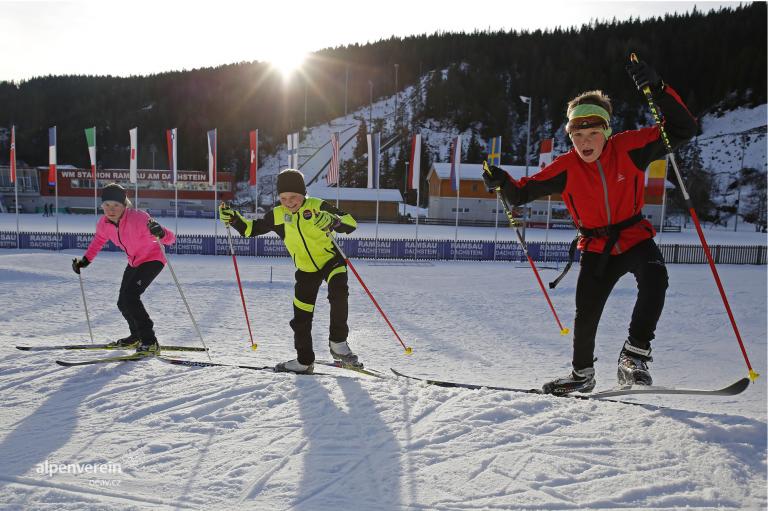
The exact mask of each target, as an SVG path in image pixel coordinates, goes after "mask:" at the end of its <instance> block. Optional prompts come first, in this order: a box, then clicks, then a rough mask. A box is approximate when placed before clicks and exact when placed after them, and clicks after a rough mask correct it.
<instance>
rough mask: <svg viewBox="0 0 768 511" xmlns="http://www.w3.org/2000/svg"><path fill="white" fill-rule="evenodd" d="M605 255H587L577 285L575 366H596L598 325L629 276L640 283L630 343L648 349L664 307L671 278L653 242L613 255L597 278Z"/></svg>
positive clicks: (586, 253)
mask: <svg viewBox="0 0 768 511" xmlns="http://www.w3.org/2000/svg"><path fill="white" fill-rule="evenodd" d="M600 257H601V254H599V253H595V252H583V253H582V254H581V269H580V271H579V279H578V282H577V284H576V319H575V320H574V328H573V367H574V369H583V368H585V367H592V366H593V364H594V356H595V336H596V334H597V324H598V323H599V322H600V316H601V315H602V314H603V308H604V307H605V302H606V301H607V300H608V296H609V295H610V294H611V291H612V290H613V287H614V286H615V285H616V282H618V281H619V279H620V278H621V277H623V276H624V275H626V274H627V273H631V274H633V275H634V276H635V280H636V281H637V299H636V301H635V308H634V310H633V311H632V320H631V321H630V323H629V339H630V342H631V343H632V344H633V345H635V346H637V347H639V348H642V349H648V348H649V347H650V343H651V341H652V340H653V338H654V337H655V331H656V324H657V323H658V321H659V317H660V316H661V311H662V309H663V308H664V297H665V295H666V291H667V287H668V285H669V279H668V276H667V267H666V266H665V264H664V257H663V256H662V255H661V252H660V251H659V247H658V246H656V243H655V242H654V241H653V240H652V239H649V240H646V241H643V242H641V243H638V244H637V245H635V246H634V247H632V248H630V249H629V250H627V251H626V252H624V253H623V254H619V255H615V256H610V257H609V259H608V264H607V265H606V267H605V270H604V272H603V274H602V276H601V277H596V276H595V274H596V272H597V268H598V266H599V264H600Z"/></svg>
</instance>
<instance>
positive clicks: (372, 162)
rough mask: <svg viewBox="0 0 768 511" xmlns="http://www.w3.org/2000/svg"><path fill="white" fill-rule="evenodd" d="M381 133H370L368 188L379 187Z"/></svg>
mask: <svg viewBox="0 0 768 511" xmlns="http://www.w3.org/2000/svg"><path fill="white" fill-rule="evenodd" d="M380 147H381V134H380V133H368V188H378V187H379V148H380Z"/></svg>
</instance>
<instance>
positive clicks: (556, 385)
mask: <svg viewBox="0 0 768 511" xmlns="http://www.w3.org/2000/svg"><path fill="white" fill-rule="evenodd" d="M596 383H597V381H596V380H595V368H594V367H585V368H584V369H574V370H573V371H571V374H569V375H568V376H564V377H562V378H557V379H556V380H552V381H551V382H549V383H545V384H544V385H543V386H542V387H541V391H542V392H543V393H544V394H554V395H556V396H562V395H564V394H570V393H571V392H592V389H594V388H595V384H596Z"/></svg>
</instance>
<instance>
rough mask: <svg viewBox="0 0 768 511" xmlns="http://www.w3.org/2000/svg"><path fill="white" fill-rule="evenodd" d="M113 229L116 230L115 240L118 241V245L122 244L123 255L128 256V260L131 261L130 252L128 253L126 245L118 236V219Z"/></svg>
mask: <svg viewBox="0 0 768 511" xmlns="http://www.w3.org/2000/svg"><path fill="white" fill-rule="evenodd" d="M115 230H116V231H117V241H119V242H120V245H122V246H123V251H125V255H126V256H127V257H128V260H129V261H131V262H133V260H132V259H131V254H129V253H128V247H126V246H125V243H123V238H121V237H120V220H118V221H117V224H116V225H115Z"/></svg>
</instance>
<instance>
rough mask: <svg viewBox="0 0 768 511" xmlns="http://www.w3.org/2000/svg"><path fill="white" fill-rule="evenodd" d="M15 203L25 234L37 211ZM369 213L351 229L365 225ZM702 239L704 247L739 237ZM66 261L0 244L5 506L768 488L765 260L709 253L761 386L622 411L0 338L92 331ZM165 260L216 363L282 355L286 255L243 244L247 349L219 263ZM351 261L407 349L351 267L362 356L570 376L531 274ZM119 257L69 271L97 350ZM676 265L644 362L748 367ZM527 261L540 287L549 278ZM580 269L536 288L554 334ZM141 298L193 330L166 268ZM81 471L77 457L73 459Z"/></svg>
mask: <svg viewBox="0 0 768 511" xmlns="http://www.w3.org/2000/svg"><path fill="white" fill-rule="evenodd" d="M22 219H23V222H24V223H23V224H22V228H24V229H28V230H32V229H35V230H37V229H38V227H39V225H40V224H39V222H41V221H49V219H43V218H41V217H39V216H32V215H22ZM69 219H77V220H78V221H79V222H84V224H83V225H76V226H74V230H81V231H82V232H92V228H93V227H92V225H93V224H92V221H93V218H92V217H91V218H90V219H88V218H87V217H62V223H65V224H68V220H69ZM168 220H170V221H171V222H172V221H173V220H172V219H166V223H168ZM0 221H1V222H2V223H0V229H2V230H8V229H11V228H14V229H15V217H14V216H12V215H3V216H2V217H0ZM188 222H192V221H191V220H182V221H181V222H180V229H179V230H180V231H181V232H192V230H193V229H197V231H196V232H199V231H200V230H201V229H204V228H205V227H204V226H205V225H211V229H212V222H210V221H209V222H208V223H205V224H200V225H199V226H197V227H195V226H194V225H193V224H191V223H189V224H188ZM197 222H200V221H197ZM170 225H172V223H171V224H170ZM86 226H87V227H86ZM382 227H384V228H387V227H392V228H393V229H395V228H398V227H399V228H400V229H405V226H380V236H381V235H382V232H381V229H382ZM66 228H67V229H69V227H66ZM187 229H189V231H187ZM372 229H373V226H372V225H363V226H362V227H361V231H363V233H366V231H367V230H370V234H369V235H372V232H373V231H372ZM410 229H413V226H410ZM432 229H446V228H434V227H430V228H429V229H423V230H421V231H420V236H421V235H424V236H427V235H429V236H436V237H444V238H448V239H451V238H453V229H452V228H447V231H448V234H442V233H438V234H435V232H434V231H432ZM46 230H47V229H46ZM398 232H399V231H398ZM499 232H500V233H508V230H501V231H499ZM529 232H533V233H535V230H529ZM710 232H711V233H712V238H711V239H710V242H711V243H715V242H722V241H718V240H720V238H719V236H721V235H722V236H724V237H728V238H731V237H732V236H731V234H734V233H730V234H729V233H728V232H726V231H708V234H709V233H710ZM220 233H221V231H220ZM430 233H431V234H430ZM489 233H490V237H488V236H489ZM551 234H552V233H551ZM551 234H550V235H551ZM690 234H691V233H683V234H680V235H678V234H675V235H671V234H665V235H664V236H665V237H666V236H685V235H690ZM397 235H399V236H401V235H403V234H402V233H401V234H397ZM475 235H477V236H479V237H481V238H484V239H493V229H478V230H474V229H469V228H460V233H459V236H460V238H464V239H477V238H474V236H475ZM735 235H736V236H737V237H735V238H733V239H740V240H742V241H741V242H742V243H744V242H749V243H765V235H764V234H763V235H754V233H749V232H740V233H735ZM470 236H471V237H472V238H470ZM755 236H756V237H755ZM745 238H746V241H745ZM695 239H696V238H695V233H692V239H691V242H695ZM665 242H668V241H667V240H665ZM76 255H77V256H79V255H81V254H80V253H77V252H67V253H54V252H45V251H31V250H30V251H18V250H0V303H1V304H2V307H0V361H1V362H2V363H0V406H2V414H0V508H2V509H14V510H15V509H18V510H22V509H23V510H27V509H56V510H59V509H71V510H83V509H86V510H96V509H221V510H225V509H226V510H229V509H258V510H261V509H296V510H339V509H343V510H359V509H366V510H404V509H423V510H456V509H460V510H481V509H482V510H488V509H575V508H580V509H639V508H643V509H681V508H691V509H714V508H726V509H765V507H766V504H767V503H768V501H767V500H766V434H767V431H766V423H767V422H768V417H767V415H766V395H767V394H766V381H768V373H766V371H767V367H768V364H767V363H766V294H767V289H766V268H765V267H764V266H721V267H720V268H719V270H720V273H721V276H722V278H723V280H724V285H725V288H726V290H727V292H728V295H729V298H730V300H731V304H732V306H733V309H734V313H735V315H736V319H737V321H738V324H739V327H740V329H741V333H742V336H743V338H744V340H745V343H746V348H747V352H748V354H749V356H750V359H751V361H752V364H753V366H754V367H755V369H756V370H757V371H758V372H760V373H763V375H762V376H761V377H760V378H759V379H758V380H757V382H756V383H754V384H753V385H751V387H750V388H749V389H748V390H747V391H746V392H744V393H743V394H741V395H739V396H736V397H732V398H723V397H719V398H703V397H691V396H669V397H660V396H655V397H645V398H635V399H627V400H628V401H630V400H631V401H634V402H636V403H642V406H632V405H627V404H621V403H611V402H598V401H580V400H574V399H562V398H554V397H548V396H536V395H529V394H518V393H512V392H500V391H490V390H460V389H445V388H439V387H430V386H424V385H421V384H419V383H417V382H413V381H403V380H396V379H391V380H390V379H387V380H377V379H372V378H369V377H366V376H363V375H357V374H356V373H351V372H345V371H341V370H335V369H332V368H322V371H323V372H327V373H334V374H338V375H339V376H341V377H334V376H317V377H308V376H293V375H285V374H273V373H269V372H254V371H248V370H243V369H235V368H185V367H177V366H171V365H167V364H163V363H162V362H160V361H157V360H147V361H141V362H135V363H124V364H122V365H120V364H115V365H104V366H90V367H89V366H85V367H80V368H62V367H59V366H57V365H55V364H54V363H53V361H54V360H55V359H57V358H61V359H69V360H75V359H83V358H92V357H97V356H99V354H94V353H77V352H66V353H64V352H49V353H46V352H37V353H30V352H21V351H18V350H16V349H14V346H15V345H20V344H25V345H35V346H44V345H47V344H52V343H62V342H69V341H77V342H82V341H86V342H87V340H88V326H87V323H86V321H85V315H84V313H83V306H82V300H81V297H80V285H79V282H78V279H77V277H76V276H75V274H73V273H72V272H71V269H70V267H69V265H70V260H71V258H72V257H74V256H76ZM171 262H172V264H173V268H174V270H175V271H176V274H177V276H178V278H179V279H180V281H181V283H182V286H183V289H184V292H185V294H186V297H187V299H188V301H189V303H190V306H191V308H192V310H193V312H194V314H195V317H196V320H197V322H198V324H199V325H200V327H201V330H202V333H203V336H204V338H205V342H206V344H207V345H208V346H209V347H211V356H212V358H213V360H214V361H219V362H228V363H237V364H250V365H267V364H274V363H276V362H279V361H282V360H287V359H289V358H293V357H294V356H295V355H294V351H293V348H292V344H293V343H292V337H291V332H290V329H289V326H288V320H289V319H290V314H291V299H292V290H293V268H292V266H291V265H290V263H289V261H288V260H287V259H265V258H244V257H243V258H239V259H238V263H239V267H240V273H241V276H242V278H243V285H244V290H245V297H246V300H247V303H248V309H249V314H250V317H251V321H252V325H253V329H254V334H255V337H256V340H257V342H258V344H259V348H258V350H257V351H252V350H250V349H249V348H248V345H249V340H248V332H247V329H246V326H245V324H244V323H245V321H244V319H243V312H242V308H241V304H240V297H239V294H238V290H237V284H236V281H235V278H234V272H233V268H232V261H231V259H230V258H229V257H212V256H173V255H172V256H171ZM353 263H354V264H355V266H356V268H357V269H358V271H359V273H360V274H361V276H362V278H363V279H365V282H366V284H367V285H368V286H369V288H370V289H371V290H372V292H373V293H374V295H375V296H376V298H377V299H378V301H379V303H380V304H381V306H382V308H383V309H384V311H385V312H386V313H387V314H388V316H389V318H390V319H391V321H392V322H393V324H394V326H395V327H396V328H397V330H398V332H399V333H400V335H401V336H402V337H403V339H404V340H405V341H406V343H407V344H408V345H410V346H411V347H413V349H414V353H413V355H412V356H406V355H404V353H403V349H402V347H400V345H399V344H398V343H397V340H396V339H395V338H394V336H393V335H392V333H391V332H390V331H389V329H388V327H387V325H386V323H385V322H384V321H383V319H382V318H381V317H380V316H379V315H378V313H377V312H376V310H375V308H374V306H373V305H372V303H371V302H370V300H369V299H368V297H367V296H366V295H365V293H364V291H363V290H362V288H361V286H360V285H359V284H358V283H357V282H356V281H355V280H354V278H353V277H352V276H350V279H351V280H350V327H351V330H352V332H351V336H350V342H351V344H352V346H353V348H354V349H355V350H356V351H357V352H358V353H359V354H360V356H361V357H362V359H363V360H364V362H365V363H366V364H367V365H368V366H369V367H372V368H378V369H381V370H384V371H387V370H388V368H389V367H395V368H398V369H400V370H401V371H403V372H405V373H407V374H408V373H410V374H414V375H419V376H425V377H434V378H441V379H448V380H455V381H464V382H472V383H481V384H488V385H509V386H518V387H524V388H528V387H534V386H538V385H540V384H541V383H542V382H543V381H545V380H546V379H548V378H551V377H554V376H559V375H563V374H565V373H566V372H567V371H568V370H569V360H570V344H571V343H570V338H569V337H562V336H560V335H559V332H558V329H557V327H556V325H555V322H554V320H553V318H552V316H551V314H550V312H549V310H548V308H547V306H546V303H545V302H544V299H543V297H542V295H541V291H540V290H539V288H538V286H537V284H536V282H535V280H534V278H533V276H532V274H531V272H530V269H529V268H528V267H527V266H524V265H520V264H517V263H493V262H485V263H473V262H458V263H456V262H440V263H435V264H421V265H405V264H383V263H376V262H375V261H363V260H360V261H353ZM124 265H125V259H124V256H123V255H122V254H117V253H102V254H100V255H99V257H98V258H97V259H96V260H95V262H94V264H92V265H91V266H90V267H88V268H87V269H86V270H84V272H83V277H84V285H85V292H86V296H87V298H88V305H89V311H90V315H91V320H92V323H93V328H94V335H95V337H96V339H97V342H98V341H102V340H104V339H114V338H116V337H120V336H122V335H124V334H126V333H127V331H126V328H125V325H124V321H123V319H122V318H121V316H120V314H119V312H118V311H117V308H116V306H115V301H116V298H117V287H118V283H119V278H120V275H121V273H122V269H123V268H124ZM576 270H577V269H576ZM669 271H670V281H671V282H670V289H669V293H668V295H667V303H666V308H665V312H664V315H663V316H662V319H661V322H660V325H659V328H658V331H657V341H656V342H655V344H654V358H655V361H654V363H653V364H652V366H651V367H652V372H653V375H654V378H655V380H656V381H657V383H659V384H670V385H678V386H687V387H717V386H722V385H725V384H728V383H731V382H732V381H734V380H736V379H737V378H741V377H743V376H745V375H746V369H745V364H744V360H743V358H742V355H741V353H740V351H739V348H738V345H737V343H736V340H735V338H734V335H733V332H732V330H731V327H730V324H729V322H728V319H727V316H726V315H725V312H724V310H723V306H722V303H721V301H720V298H719V296H718V294H717V291H716V288H715V285H714V283H713V281H712V278H711V276H710V274H709V269H708V268H707V267H706V266H704V265H670V267H669ZM542 273H543V278H544V279H545V280H546V279H548V278H551V277H552V276H553V275H554V271H553V270H547V269H542ZM575 273H576V272H575V271H574V272H572V274H571V275H569V276H568V277H567V278H566V279H565V280H564V281H563V282H562V283H561V285H560V286H559V287H558V288H557V290H555V291H554V292H552V293H551V296H552V299H553V302H554V305H555V307H556V309H557V311H558V314H559V315H560V318H561V319H562V321H563V323H565V324H566V325H567V326H569V327H570V326H572V321H573V295H574V286H575V283H576V278H575ZM634 295H635V289H634V282H633V279H632V278H631V277H626V278H625V279H624V280H622V281H621V282H620V283H619V285H618V286H617V288H616V290H615V291H614V293H613V295H612V297H611V299H610V300H609V302H608V304H607V306H606V310H605V313H604V316H603V321H602V323H601V326H600V330H599V331H598V342H597V345H598V348H597V353H596V355H597V357H598V361H597V363H596V369H597V377H598V388H607V387H610V386H612V385H613V384H614V383H615V371H616V370H615V363H616V358H617V355H618V351H619V349H620V346H621V342H622V340H623V339H624V338H625V336H626V328H627V322H628V317H629V314H630V310H631V307H632V303H633V300H634ZM324 297H325V291H324V290H321V293H320V298H319V300H318V308H317V315H316V320H315V327H314V337H315V349H316V352H317V353H318V355H319V357H321V358H328V354H327V351H326V350H327V348H326V344H327V343H326V341H325V339H326V332H327V328H328V318H327V316H328V305H327V301H325V298H324ZM144 301H145V303H146V305H147V308H148V310H149V311H150V313H151V314H152V315H153V317H154V318H155V321H156V329H157V333H158V336H159V338H160V340H161V343H162V342H165V343H168V344H186V345H192V346H195V345H199V344H200V341H199V339H198V338H197V335H196V332H195V330H194V328H193V326H192V323H191V321H190V319H189V317H188V315H187V313H186V310H185V308H184V305H183V302H182V301H181V298H180V296H179V293H178V291H177V289H176V286H175V284H174V282H173V280H172V278H171V275H170V272H169V271H168V270H167V269H166V270H165V271H164V272H163V273H162V274H161V275H160V276H159V277H158V279H157V281H156V282H155V283H153V284H152V286H151V287H150V288H149V290H148V291H147V293H146V294H145V300H144ZM180 356H181V357H184V358H190V359H203V360H204V359H205V357H204V356H203V355H200V354H183V355H180ZM318 370H320V368H318ZM60 465H70V466H69V467H66V466H61V467H60ZM53 467H55V468H53ZM89 467H90V468H89ZM94 467H96V468H98V469H100V470H104V471H106V472H107V473H102V472H99V473H94V470H95V468H94ZM115 467H117V468H119V469H120V471H119V472H117V471H116V468H115ZM78 468H79V469H80V471H81V472H82V471H86V472H85V473H80V474H77V473H76V472H77V470H78ZM54 470H57V471H58V473H53V472H54ZM88 470H90V471H88ZM110 470H111V473H109V471H110Z"/></svg>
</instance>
